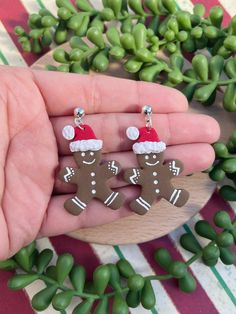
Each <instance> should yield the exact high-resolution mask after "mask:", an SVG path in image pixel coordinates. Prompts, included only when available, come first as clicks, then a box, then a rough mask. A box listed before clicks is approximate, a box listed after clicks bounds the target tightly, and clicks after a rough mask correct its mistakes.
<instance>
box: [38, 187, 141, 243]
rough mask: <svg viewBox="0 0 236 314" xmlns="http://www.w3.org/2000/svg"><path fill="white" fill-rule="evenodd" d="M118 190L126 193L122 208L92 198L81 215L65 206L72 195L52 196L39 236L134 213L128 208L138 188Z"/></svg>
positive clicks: (108, 220)
mask: <svg viewBox="0 0 236 314" xmlns="http://www.w3.org/2000/svg"><path fill="white" fill-rule="evenodd" d="M117 191H120V192H122V193H124V194H125V199H126V201H125V204H124V206H123V207H122V208H121V209H118V210H111V209H109V208H108V207H105V206H104V204H103V203H101V202H100V201H97V200H92V201H91V202H90V203H89V205H88V207H87V208H86V210H85V211H84V212H83V213H81V214H80V215H79V216H73V215H71V214H70V213H68V212H67V211H66V210H65V208H64V202H65V201H66V200H67V199H68V198H70V197H71V196H72V195H60V196H54V197H52V199H51V201H50V203H49V206H48V209H47V214H46V215H45V219H44V221H43V223H42V226H41V230H40V232H39V237H43V236H54V235H58V234H62V233H66V232H70V231H73V230H76V229H81V228H86V227H93V226H97V225H102V224H105V223H109V222H111V221H113V220H116V219H119V218H122V217H125V216H128V215H131V214H133V212H131V211H130V209H129V208H128V204H129V203H130V201H131V200H132V199H134V198H135V197H136V196H137V195H138V190H137V189H132V188H131V187H125V188H121V189H118V190H117Z"/></svg>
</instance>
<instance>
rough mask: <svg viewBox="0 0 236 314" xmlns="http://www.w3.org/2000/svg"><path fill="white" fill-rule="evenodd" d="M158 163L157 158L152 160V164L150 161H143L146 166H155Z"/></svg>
mask: <svg viewBox="0 0 236 314" xmlns="http://www.w3.org/2000/svg"><path fill="white" fill-rule="evenodd" d="M158 163H159V160H157V161H156V162H154V163H153V164H152V163H150V162H145V164H146V165H148V166H156V165H157V164H158Z"/></svg>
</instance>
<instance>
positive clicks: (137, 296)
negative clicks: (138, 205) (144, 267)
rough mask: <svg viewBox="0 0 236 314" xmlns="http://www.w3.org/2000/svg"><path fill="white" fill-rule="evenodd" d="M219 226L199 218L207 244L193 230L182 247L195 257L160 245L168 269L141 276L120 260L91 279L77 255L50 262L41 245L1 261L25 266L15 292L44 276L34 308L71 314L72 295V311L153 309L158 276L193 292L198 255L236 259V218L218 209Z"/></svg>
mask: <svg viewBox="0 0 236 314" xmlns="http://www.w3.org/2000/svg"><path fill="white" fill-rule="evenodd" d="M214 224H215V226H217V227H218V228H221V229H217V230H221V232H220V231H216V230H215V228H214V227H213V226H212V225H210V224H209V223H208V222H207V221H206V220H200V221H198V222H197V223H196V225H195V231H196V233H197V234H198V235H199V236H201V237H203V238H206V239H208V240H209V243H208V244H207V245H206V246H205V247H202V246H201V245H200V244H199V242H198V241H197V240H196V238H195V237H194V236H193V234H192V233H186V234H183V235H182V236H181V238H180V244H181V246H182V247H183V248H184V249H186V250H187V251H189V252H190V253H192V254H193V255H192V256H191V258H190V259H189V260H187V261H186V262H183V261H179V260H173V258H172V257H171V254H170V253H169V251H168V250H167V249H165V248H159V249H157V250H156V251H155V252H154V259H155V261H156V263H157V264H158V265H159V266H160V267H161V268H163V269H164V270H165V274H164V275H150V276H146V277H144V276H142V275H140V274H138V273H136V272H135V270H134V269H133V267H132V265H131V264H130V263H129V262H128V261H127V260H126V259H120V260H119V261H117V263H116V264H105V265H100V266H98V267H97V268H96V269H95V270H94V272H93V280H92V281H88V280H87V277H86V270H85V268H84V267H83V266H82V265H75V264H74V259H73V256H72V255H70V254H68V253H64V254H62V255H59V256H58V258H57V261H56V265H51V260H52V258H53V252H52V250H50V249H44V250H42V251H41V252H38V250H37V248H36V243H35V242H33V243H31V244H30V245H28V246H26V247H24V248H23V249H21V250H20V251H19V252H18V253H17V254H15V255H14V256H13V257H12V258H10V259H8V260H6V261H3V262H0V268H1V269H5V270H14V269H20V270H21V272H20V274H13V276H12V277H11V278H10V279H9V281H8V287H9V288H10V289H13V290H19V289H23V288H25V287H26V286H28V285H30V284H31V283H33V282H34V281H36V280H41V281H42V282H43V283H44V284H45V287H44V288H43V289H42V290H41V291H39V292H38V293H36V294H35V295H34V297H33V298H32V307H33V308H34V309H35V310H36V311H43V310H45V309H46V308H47V307H48V306H49V305H50V304H52V306H53V308H54V309H55V310H57V311H59V312H60V313H64V314H65V313H66V309H67V307H68V306H69V305H70V303H71V300H72V298H77V300H78V304H77V305H76V306H75V308H74V310H73V314H90V313H91V310H92V308H93V309H94V312H93V313H95V314H108V313H110V312H109V303H110V302H109V301H111V304H112V313H113V314H128V312H129V307H131V308H136V307H138V306H139V305H141V306H143V308H145V309H147V310H151V309H153V308H154V306H155V304H156V296H155V293H154V290H153V287H152V281H155V280H160V281H162V280H175V281H176V282H177V284H178V287H179V289H180V290H181V291H183V292H186V293H191V292H193V291H194V290H195V289H196V280H195V279H194V277H193V276H192V274H191V273H190V271H189V269H188V267H189V266H190V265H191V264H192V263H194V262H195V261H197V260H198V259H199V258H201V259H202V262H203V263H204V264H205V265H206V266H209V267H211V266H214V265H216V263H217V262H218V260H219V259H220V260H221V262H223V263H224V264H226V265H232V264H234V263H235V261H236V255H235V254H234V252H233V250H232V246H233V245H235V244H236V219H235V220H233V221H231V219H230V216H229V214H228V213H227V212H226V211H219V212H217V213H216V214H215V216H214Z"/></svg>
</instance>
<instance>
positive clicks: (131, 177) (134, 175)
mask: <svg viewBox="0 0 236 314" xmlns="http://www.w3.org/2000/svg"><path fill="white" fill-rule="evenodd" d="M142 176H143V170H141V169H140V168H130V169H127V170H125V174H124V179H125V181H126V182H128V183H130V184H139V185H140V184H141V180H142Z"/></svg>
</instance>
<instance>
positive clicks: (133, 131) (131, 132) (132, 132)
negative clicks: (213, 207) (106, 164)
mask: <svg viewBox="0 0 236 314" xmlns="http://www.w3.org/2000/svg"><path fill="white" fill-rule="evenodd" d="M126 135H127V137H128V138H129V139H130V140H133V141H135V140H137V139H138V138H139V130H138V128H136V127H135V126H130V127H128V129H127V130H126Z"/></svg>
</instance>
